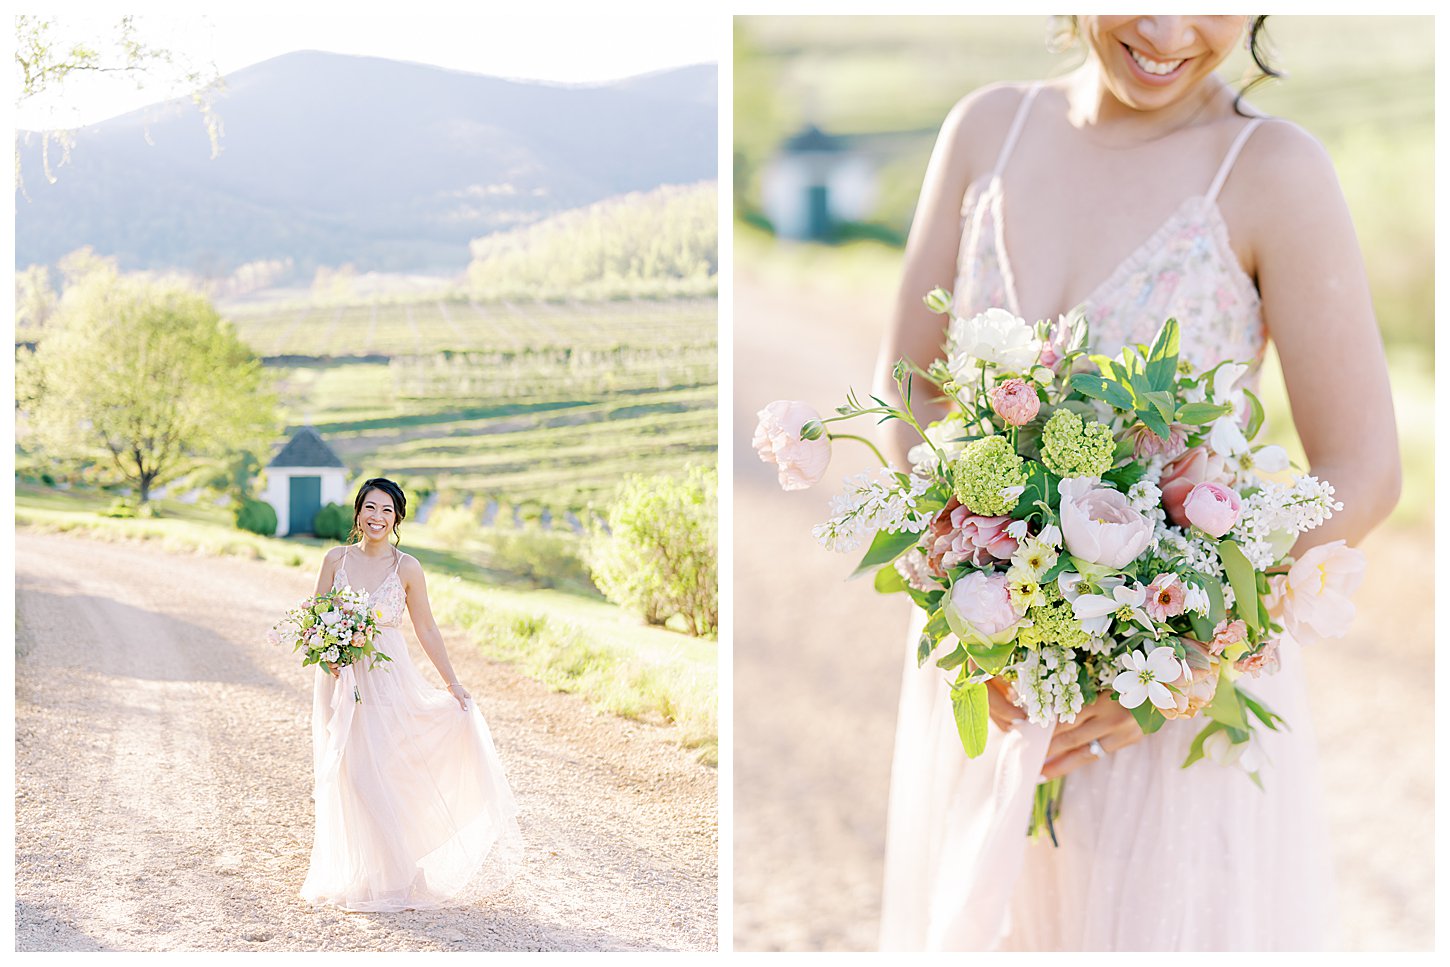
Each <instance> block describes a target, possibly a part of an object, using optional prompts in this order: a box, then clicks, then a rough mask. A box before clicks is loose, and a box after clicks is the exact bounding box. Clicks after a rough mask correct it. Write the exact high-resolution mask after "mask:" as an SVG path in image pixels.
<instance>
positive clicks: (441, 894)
mask: <svg viewBox="0 0 1450 967" xmlns="http://www.w3.org/2000/svg"><path fill="white" fill-rule="evenodd" d="M353 506H354V514H353V534H354V535H361V539H360V540H359V541H358V542H357V543H356V544H349V545H347V546H344V547H334V548H333V549H332V550H330V551H328V552H327V556H326V557H325V558H324V559H323V562H322V572H321V573H320V574H319V575H318V579H317V592H316V593H318V594H322V593H324V592H326V591H328V590H329V589H332V588H341V587H344V586H351V587H352V588H354V589H355V590H361V591H363V592H365V593H367V594H368V595H369V598H370V601H371V603H372V605H373V606H374V607H375V608H376V609H377V611H378V617H379V621H378V625H379V629H380V631H379V635H378V638H377V639H376V640H375V642H374V644H375V645H376V646H377V648H378V650H379V651H381V652H383V653H384V654H386V655H388V656H389V657H390V658H392V659H393V660H392V661H390V662H384V663H381V664H379V665H378V666H377V667H376V668H373V667H368V666H367V665H366V663H358V664H355V665H345V666H341V667H339V666H336V665H330V664H329V665H327V666H326V667H325V668H324V667H323V666H319V667H318V669H317V678H316V685H315V687H314V690H313V704H312V741H313V766H314V770H315V780H316V787H315V791H314V793H313V799H314V800H315V808H316V813H317V817H316V818H317V823H316V833H315V835H314V838H313V843H312V861H311V864H310V866H309V868H308V871H307V880H306V882H305V883H304V884H303V886H302V891H301V895H302V898H303V899H305V900H307V901H308V902H309V903H312V904H332V905H334V906H338V907H341V908H342V909H344V910H356V911H396V910H418V909H427V908H430V907H438V906H443V905H451V904H457V903H463V902H467V901H469V900H471V899H474V898H476V897H478V896H481V895H483V894H485V893H489V892H492V891H493V890H496V889H499V888H501V887H503V886H505V885H506V884H507V883H508V882H509V880H510V879H511V878H512V877H513V875H514V873H515V871H516V870H517V867H518V864H519V861H520V856H521V853H522V844H521V840H520V838H519V829H518V823H517V820H516V818H515V812H516V810H515V806H514V799H513V793H512V792H511V791H510V789H509V785H508V780H507V779H506V778H505V777H504V772H503V765H502V763H500V762H499V758H498V753H497V752H496V751H494V747H493V740H492V738H491V737H490V736H489V731H488V726H487V724H485V722H484V720H483V716H482V715H481V714H480V713H479V711H478V709H477V707H476V706H475V705H474V703H473V699H472V697H471V696H470V695H469V694H468V690H467V689H465V688H464V687H463V685H462V684H460V683H459V681H458V676H457V675H455V674H454V672H453V666H452V665H451V664H450V663H449V661H448V654H447V652H446V651H445V650H444V647H443V636H442V635H441V634H439V632H438V625H437V624H436V623H435V622H434V620H433V613H432V611H431V610H430V609H429V605H428V589H427V587H426V585H425V583H424V580H423V569H422V567H421V566H420V565H419V564H418V561H417V559H415V558H413V557H411V556H409V555H407V554H404V553H402V552H401V551H399V550H398V549H397V547H396V546H395V544H396V542H397V540H398V524H399V523H401V522H402V520H403V519H404V517H406V516H407V502H406V500H405V498H404V496H403V491H402V489H401V488H400V487H399V486H398V485H397V484H395V483H394V482H393V481H391V480H387V479H385V478H383V477H375V478H373V479H371V480H367V481H365V482H364V483H363V485H362V487H361V488H360V489H359V490H358V492H357V498H356V500H355V501H354V502H353ZM390 536H391V537H392V538H393V542H391V543H390V542H389V537H390ZM405 608H406V609H407V611H408V613H409V615H410V616H411V618H412V621H413V630H414V631H415V632H416V633H417V635H418V641H419V642H420V643H421V644H422V646H423V651H424V653H425V654H426V655H427V656H428V660H429V661H430V662H431V663H432V664H433V666H434V668H436V669H437V670H438V674H439V675H441V676H442V678H443V681H444V682H445V683H446V687H447V691H446V693H444V692H442V691H439V690H438V689H437V688H435V687H433V686H430V685H429V684H428V683H427V682H426V681H424V679H423V676H422V675H421V674H420V673H419V671H418V668H417V666H416V665H415V664H414V663H413V659H412V655H411V654H409V649H408V644H407V641H406V640H405V639H404V637H403V633H402V630H401V628H400V625H401V623H402V619H403V611H404V609H405Z"/></svg>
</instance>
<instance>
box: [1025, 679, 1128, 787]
mask: <svg viewBox="0 0 1450 967" xmlns="http://www.w3.org/2000/svg"><path fill="white" fill-rule="evenodd" d="M1141 738H1143V730H1142V729H1141V728H1139V727H1138V722H1137V720H1135V719H1134V718H1133V713H1132V712H1129V711H1128V710H1127V709H1125V708H1123V706H1121V705H1119V704H1118V703H1117V701H1116V700H1115V699H1114V698H1113V695H1112V693H1111V692H1108V691H1104V692H1102V693H1101V694H1100V695H1098V698H1097V701H1095V702H1093V703H1092V704H1091V705H1088V706H1085V707H1084V708H1083V710H1082V711H1081V712H1079V713H1077V719H1076V720H1075V721H1073V723H1072V724H1071V725H1058V727H1057V728H1056V730H1054V731H1053V733H1052V741H1051V742H1050V743H1049V744H1048V746H1047V761H1046V762H1045V763H1043V766H1042V776H1043V778H1044V779H1056V778H1057V777H1058V776H1063V775H1067V774H1068V773H1069V772H1071V771H1072V770H1074V769H1077V768H1080V767H1082V766H1085V765H1087V764H1088V763H1090V762H1096V761H1097V759H1098V758H1099V757H1098V756H1096V755H1094V754H1093V750H1092V743H1093V740H1094V739H1096V740H1097V741H1098V743H1099V744H1100V745H1101V746H1102V750H1103V752H1104V754H1107V753H1112V752H1116V751H1118V750H1119V749H1121V748H1123V747H1124V746H1128V745H1132V744H1133V743H1134V742H1137V741H1138V740H1139V739H1141Z"/></svg>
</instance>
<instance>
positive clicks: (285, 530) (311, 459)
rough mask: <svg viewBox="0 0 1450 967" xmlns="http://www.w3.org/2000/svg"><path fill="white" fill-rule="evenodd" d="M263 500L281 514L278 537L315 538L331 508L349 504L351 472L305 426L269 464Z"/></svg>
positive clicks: (279, 515)
mask: <svg viewBox="0 0 1450 967" xmlns="http://www.w3.org/2000/svg"><path fill="white" fill-rule="evenodd" d="M261 499H262V500H265V501H266V502H267V503H269V504H271V505H272V509H273V510H275V511H276V512H277V536H278V537H285V536H287V535H288V534H311V533H312V519H313V518H314V517H316V516H317V512H318V511H319V510H321V509H322V508H323V507H324V506H325V505H327V504H345V503H347V468H346V467H345V466H343V463H342V460H340V459H339V458H338V456H337V454H335V453H333V452H332V448H331V447H329V446H328V445H327V444H326V443H324V442H323V440H322V437H321V436H320V435H318V432H317V431H316V430H314V429H313V428H312V427H310V426H304V427H303V428H302V429H300V430H298V431H297V432H296V433H294V434H293V435H292V439H290V440H288V441H287V445H286V446H284V447H283V448H282V450H281V452H280V453H278V454H277V455H276V456H275V457H273V458H272V462H271V463H269V464H267V486H266V488H265V489H264V490H263V491H262V494H261Z"/></svg>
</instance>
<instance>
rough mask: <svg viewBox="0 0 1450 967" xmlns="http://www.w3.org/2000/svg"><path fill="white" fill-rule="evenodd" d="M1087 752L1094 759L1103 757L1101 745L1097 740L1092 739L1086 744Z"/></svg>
mask: <svg viewBox="0 0 1450 967" xmlns="http://www.w3.org/2000/svg"><path fill="white" fill-rule="evenodd" d="M1088 751H1089V752H1091V753H1092V757H1093V758H1094V759H1101V758H1102V757H1103V744H1102V743H1101V742H1099V741H1098V740H1097V739H1093V740H1092V741H1091V742H1089V743H1088Z"/></svg>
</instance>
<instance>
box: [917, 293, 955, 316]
mask: <svg viewBox="0 0 1450 967" xmlns="http://www.w3.org/2000/svg"><path fill="white" fill-rule="evenodd" d="M921 301H922V302H925V303H926V307H927V308H928V309H930V310H931V311H932V312H939V313H946V312H950V311H951V309H952V294H951V293H950V292H948V291H947V290H946V289H941V288H937V289H932V290H931V291H930V292H928V293H927V294H926V297H925V298H923V299H922V300H921Z"/></svg>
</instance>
